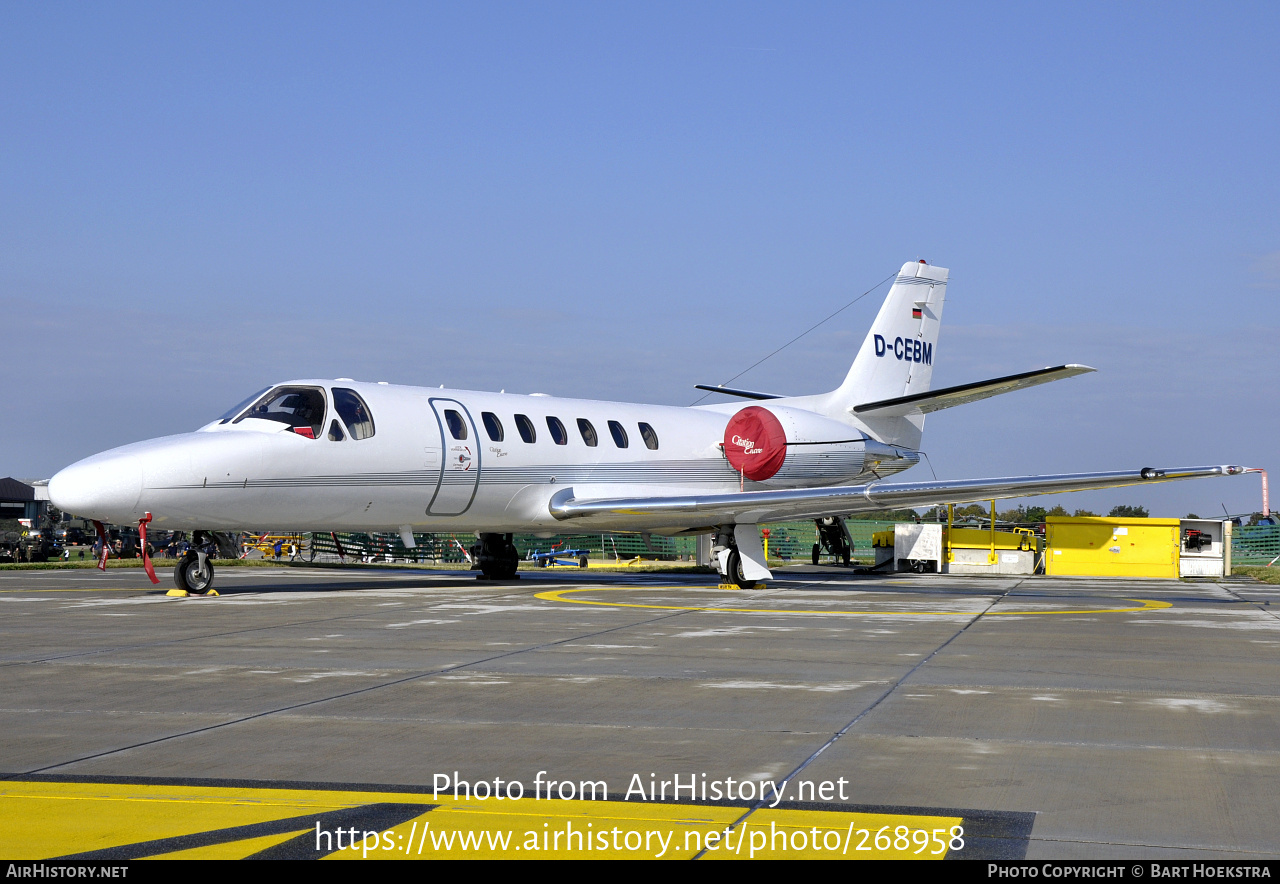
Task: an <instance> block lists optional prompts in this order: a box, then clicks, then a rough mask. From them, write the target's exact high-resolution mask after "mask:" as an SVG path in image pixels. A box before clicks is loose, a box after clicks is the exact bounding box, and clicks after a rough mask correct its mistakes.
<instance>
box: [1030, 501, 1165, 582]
mask: <svg viewBox="0 0 1280 884" xmlns="http://www.w3.org/2000/svg"><path fill="white" fill-rule="evenodd" d="M1045 526H1046V539H1047V541H1048V544H1047V548H1046V550H1045V573H1046V574H1051V575H1057V576H1087V577H1173V578H1177V577H1178V550H1179V548H1180V545H1181V531H1180V522H1179V520H1178V519H1122V518H1086V517H1073V518H1068V517H1065V516H1050V517H1049V518H1048V519H1046V520H1045Z"/></svg>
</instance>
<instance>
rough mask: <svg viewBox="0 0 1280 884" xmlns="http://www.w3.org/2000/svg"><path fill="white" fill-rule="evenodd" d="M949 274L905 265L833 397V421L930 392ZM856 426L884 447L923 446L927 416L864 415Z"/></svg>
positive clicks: (914, 264)
mask: <svg viewBox="0 0 1280 884" xmlns="http://www.w3.org/2000/svg"><path fill="white" fill-rule="evenodd" d="M948 273H949V271H948V270H946V269H945V268H943V267H930V266H929V265H928V264H926V263H925V262H924V261H919V262H908V263H906V264H903V265H902V269H901V270H900V271H898V278H897V279H896V280H894V283H893V287H892V288H890V289H889V295H888V297H886V298H885V299H884V304H883V305H882V306H881V307H880V312H879V314H877V315H876V321H875V322H874V323H872V325H871V331H869V332H868V333H867V337H866V340H864V341H863V342H862V349H860V350H859V351H858V356H857V358H856V359H854V360H853V366H852V367H851V368H850V369H849V374H848V375H847V376H846V377H845V379H844V383H843V384H841V385H840V387H839V388H838V389H836V390H835V391H833V392H832V393H831V394H830V399H829V400H828V401H829V409H830V411H831V413H832V414H833V415H834V414H837V413H838V414H839V415H840V417H841V418H843V419H845V420H848V419H849V417H850V415H851V413H852V409H853V408H854V406H857V405H861V404H863V403H865V402H876V401H879V400H882V399H894V398H896V397H899V396H908V395H911V394H915V393H927V392H928V391H929V386H930V383H931V382H932V380H933V358H934V355H935V348H936V345H937V343H938V329H939V327H940V326H941V324H942V307H943V303H944V301H945V300H946V294H947V275H948ZM858 421H859V422H860V423H864V424H866V427H867V429H868V430H869V431H870V432H871V434H872V435H874V436H875V437H876V438H877V439H879V440H880V441H882V442H886V443H888V444H891V445H903V446H907V447H909V448H917V447H919V445H920V437H921V432H922V431H923V429H924V415H923V414H913V415H906V416H888V415H880V416H873V415H866V416H859V418H858Z"/></svg>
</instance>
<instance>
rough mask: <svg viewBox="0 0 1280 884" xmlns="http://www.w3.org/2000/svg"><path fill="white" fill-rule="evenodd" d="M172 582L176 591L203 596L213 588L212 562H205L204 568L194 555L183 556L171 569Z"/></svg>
mask: <svg viewBox="0 0 1280 884" xmlns="http://www.w3.org/2000/svg"><path fill="white" fill-rule="evenodd" d="M173 582H174V583H176V584H177V586H178V589H182V590H186V591H187V592H191V593H198V594H200V595H203V594H204V593H206V592H208V591H209V590H210V589H212V588H213V562H211V561H209V560H208V559H206V560H205V563H204V568H203V569H201V567H200V560H199V558H198V557H196V556H195V555H187V556H184V557H183V558H182V559H181V561H179V562H178V564H177V565H175V566H174V569H173Z"/></svg>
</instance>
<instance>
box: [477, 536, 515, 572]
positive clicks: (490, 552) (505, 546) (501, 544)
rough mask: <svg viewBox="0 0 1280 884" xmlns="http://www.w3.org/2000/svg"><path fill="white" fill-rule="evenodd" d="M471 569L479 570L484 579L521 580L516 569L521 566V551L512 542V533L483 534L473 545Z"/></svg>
mask: <svg viewBox="0 0 1280 884" xmlns="http://www.w3.org/2000/svg"><path fill="white" fill-rule="evenodd" d="M471 559H472V561H473V562H475V564H473V565H472V566H471V570H473V571H476V570H479V571H480V572H481V573H482V574H483V575H484V577H483V578H482V579H484V580H519V579H520V578H519V577H518V576H517V575H516V569H517V568H519V567H520V553H519V552H517V551H516V545H515V544H514V543H512V542H511V535H510V534H481V535H480V540H479V541H478V542H476V543H473V544H472V545H471Z"/></svg>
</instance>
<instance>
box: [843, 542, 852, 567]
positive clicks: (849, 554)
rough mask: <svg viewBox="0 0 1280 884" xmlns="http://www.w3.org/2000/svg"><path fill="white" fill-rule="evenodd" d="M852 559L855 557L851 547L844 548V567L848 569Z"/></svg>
mask: <svg viewBox="0 0 1280 884" xmlns="http://www.w3.org/2000/svg"><path fill="white" fill-rule="evenodd" d="M852 557H853V550H851V549H850V548H849V547H847V546H846V547H845V548H844V556H843V558H844V566H845V567H846V568H847V567H849V562H850V561H851V559H852Z"/></svg>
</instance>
